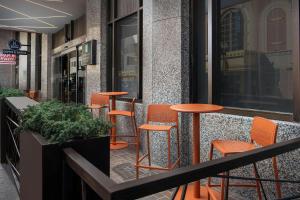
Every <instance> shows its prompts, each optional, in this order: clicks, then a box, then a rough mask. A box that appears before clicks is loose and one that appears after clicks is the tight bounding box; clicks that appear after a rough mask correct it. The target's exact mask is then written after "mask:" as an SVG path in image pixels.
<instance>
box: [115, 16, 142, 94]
mask: <svg viewBox="0 0 300 200" xmlns="http://www.w3.org/2000/svg"><path fill="white" fill-rule="evenodd" d="M137 23H138V20H137V15H133V16H131V17H128V18H125V19H123V20H121V21H119V22H117V24H116V26H117V27H116V31H117V37H116V65H115V66H116V72H115V73H116V75H115V77H116V87H117V90H119V91H127V92H128V93H129V94H128V95H129V96H131V97H138V88H139V87H138V86H139V57H138V56H139V40H138V24H137Z"/></svg>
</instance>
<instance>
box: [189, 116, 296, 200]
mask: <svg viewBox="0 0 300 200" xmlns="http://www.w3.org/2000/svg"><path fill="white" fill-rule="evenodd" d="M276 123H278V125H279V128H278V136H277V142H281V141H286V140H290V139H293V138H297V137H300V124H298V123H291V122H284V121H276ZM251 124H252V118H250V117H242V116H236V115H228V114H220V113H211V114H202V115H201V119H200V129H201V130H200V143H201V147H200V152H201V161H202V162H205V161H208V153H209V149H210V144H211V141H212V140H215V139H226V140H242V141H250V128H251ZM189 132H190V134H191V133H192V129H191V126H190V131H189ZM190 144H192V141H191V140H190ZM191 148H192V147H191V145H190V152H192V149H191ZM299 153H300V149H299V150H297V151H293V152H290V153H286V154H283V155H280V156H278V157H277V159H278V168H279V174H280V178H281V179H290V180H299V179H300V174H299V173H298V170H299V166H300V161H299ZM191 155H192V154H188V155H187V154H184V156H187V157H189V161H190V163H191ZM218 157H220V156H219V155H218V154H215V155H214V158H218ZM257 166H258V171H259V174H260V175H261V177H262V178H274V174H273V168H272V162H271V159H267V160H264V161H261V162H259V163H258V164H257ZM252 172H253V168H252V166H246V167H243V168H240V169H236V170H232V171H231V173H230V174H231V175H236V176H244V177H254V175H253V173H252ZM264 187H265V189H266V192H267V194H268V196H269V198H271V199H274V198H275V196H274V195H275V193H274V191H275V186H274V184H273V183H264ZM282 191H283V194H284V196H288V195H289V194H296V193H299V192H300V186H299V185H297V184H294V185H292V184H282ZM235 192H237V193H240V195H241V196H243V197H245V198H246V199H257V196H256V192H255V190H251V189H249V190H248V189H243V190H235Z"/></svg>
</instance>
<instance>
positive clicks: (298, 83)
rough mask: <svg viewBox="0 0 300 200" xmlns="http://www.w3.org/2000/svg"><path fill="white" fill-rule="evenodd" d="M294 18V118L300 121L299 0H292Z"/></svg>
mask: <svg viewBox="0 0 300 200" xmlns="http://www.w3.org/2000/svg"><path fill="white" fill-rule="evenodd" d="M292 2H293V6H292V7H293V9H292V19H293V27H294V30H293V45H294V46H293V75H294V76H293V82H294V84H293V85H294V96H293V98H294V120H295V121H298V122H299V121H300V104H299V103H298V102H300V66H299V64H300V61H299V59H300V51H299V45H300V41H299V31H300V28H299V27H300V25H299V23H300V21H299V1H296V0H295V1H292Z"/></svg>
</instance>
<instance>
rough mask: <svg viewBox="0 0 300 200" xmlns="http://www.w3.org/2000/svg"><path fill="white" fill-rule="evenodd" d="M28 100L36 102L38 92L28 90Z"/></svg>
mask: <svg viewBox="0 0 300 200" xmlns="http://www.w3.org/2000/svg"><path fill="white" fill-rule="evenodd" d="M29 98H31V99H33V100H35V101H38V100H39V91H36V90H30V91H29Z"/></svg>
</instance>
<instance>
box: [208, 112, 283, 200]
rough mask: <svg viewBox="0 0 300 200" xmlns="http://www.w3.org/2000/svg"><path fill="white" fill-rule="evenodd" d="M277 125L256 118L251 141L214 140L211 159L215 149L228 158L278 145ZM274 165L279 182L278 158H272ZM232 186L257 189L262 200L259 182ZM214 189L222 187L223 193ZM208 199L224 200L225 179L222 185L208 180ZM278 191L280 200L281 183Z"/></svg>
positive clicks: (277, 184) (277, 186) (277, 187)
mask: <svg viewBox="0 0 300 200" xmlns="http://www.w3.org/2000/svg"><path fill="white" fill-rule="evenodd" d="M277 127H278V126H277V124H275V123H274V122H272V121H271V120H268V119H265V118H262V117H254V118H253V123H252V128H251V132H250V136H251V141H250V143H248V142H243V141H235V140H214V141H212V143H211V148H210V153H209V159H210V160H212V158H213V151H214V149H216V150H218V151H219V152H220V153H221V154H222V156H228V155H232V154H236V153H242V152H246V151H249V150H253V149H255V148H257V146H256V145H260V146H262V147H265V146H268V145H272V144H275V143H276V136H277ZM272 163H273V169H274V175H275V179H276V180H279V173H278V167H277V161H276V157H273V158H272ZM253 165H254V174H255V177H256V178H258V174H257V173H256V170H255V163H254V164H253ZM225 174H226V175H228V174H229V172H226V173H225ZM230 186H235V187H256V190H257V194H258V199H260V200H261V199H262V195H261V191H260V187H259V181H256V184H255V185H253V184H252V185H251V184H232V185H230ZM213 187H221V192H218V191H216V190H214V189H213ZM207 189H208V197H209V199H210V198H212V199H213V200H217V199H218V200H219V199H221V200H223V199H224V195H225V191H224V189H225V179H224V178H222V179H221V184H219V185H213V184H211V178H208V184H207ZM276 191H277V196H278V198H281V186H280V183H279V182H276Z"/></svg>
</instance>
